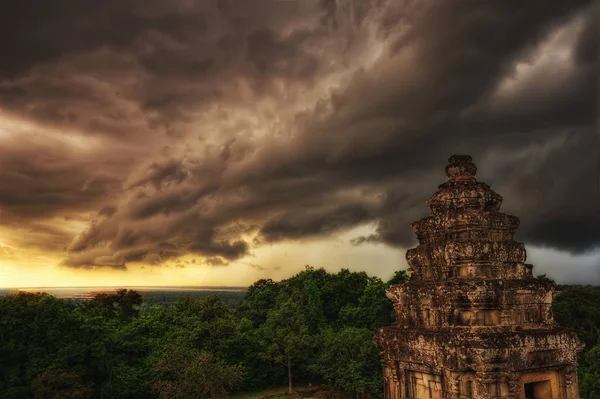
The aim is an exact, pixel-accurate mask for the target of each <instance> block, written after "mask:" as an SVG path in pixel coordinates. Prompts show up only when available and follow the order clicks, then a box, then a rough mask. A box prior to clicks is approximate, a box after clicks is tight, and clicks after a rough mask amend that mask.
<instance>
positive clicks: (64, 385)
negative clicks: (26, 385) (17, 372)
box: [32, 366, 92, 399]
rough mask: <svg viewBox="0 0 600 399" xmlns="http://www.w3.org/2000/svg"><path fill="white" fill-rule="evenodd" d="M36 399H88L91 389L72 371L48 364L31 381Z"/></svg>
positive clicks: (90, 395)
mask: <svg viewBox="0 0 600 399" xmlns="http://www.w3.org/2000/svg"><path fill="white" fill-rule="evenodd" d="M32 390H33V393H34V397H35V398H36V399H89V398H91V397H92V390H91V389H90V387H89V386H88V385H87V384H85V383H84V382H83V381H82V379H81V376H80V375H78V374H77V373H75V372H74V371H66V370H62V369H60V368H58V367H54V366H50V367H48V368H47V369H46V370H44V371H43V372H42V373H41V374H39V375H38V376H37V377H36V378H35V379H34V380H33V382H32Z"/></svg>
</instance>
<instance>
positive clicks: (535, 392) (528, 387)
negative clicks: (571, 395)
mask: <svg viewBox="0 0 600 399" xmlns="http://www.w3.org/2000/svg"><path fill="white" fill-rule="evenodd" d="M524 390H525V398H526V399H552V384H551V383H550V380H545V381H536V382H529V383H526V384H525V386H524Z"/></svg>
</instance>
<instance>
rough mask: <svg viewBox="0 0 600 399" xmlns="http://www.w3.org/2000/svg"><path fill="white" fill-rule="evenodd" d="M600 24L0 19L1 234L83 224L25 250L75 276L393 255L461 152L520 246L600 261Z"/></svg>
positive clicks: (502, 9)
mask: <svg viewBox="0 0 600 399" xmlns="http://www.w3.org/2000/svg"><path fill="white" fill-rule="evenodd" d="M598 12H599V7H598V4H597V3H594V2H592V1H558V2H555V3H553V7H548V5H547V2H545V1H538V0H534V1H529V2H526V3H522V2H517V1H506V0H486V1H470V0H447V1H440V0H430V1H410V0H407V1H394V0H387V1H386V0H370V1H362V0H337V1H320V0H304V1H301V0H298V1H277V0H249V1H240V0H215V1H206V0H205V1H190V0H174V1H169V2H164V1H141V0H124V1H123V0H119V1H116V0H114V1H113V0H109V1H105V2H102V3H101V4H100V3H97V2H92V1H71V0H57V1H53V2H47V1H41V0H27V1H20V2H13V3H12V4H8V3H6V4H3V5H1V6H0V48H1V49H2V53H3V60H5V61H3V63H2V65H0V179H1V185H0V204H1V205H2V207H3V223H4V224H9V225H11V226H12V225H14V226H28V227H29V228H30V229H31V231H35V230H36V229H38V228H40V227H39V226H40V221H44V220H46V221H48V220H56V219H57V218H71V219H76V220H78V221H80V222H82V223H86V224H87V225H88V227H87V228H84V229H83V230H81V231H80V232H79V234H76V235H75V236H73V235H72V236H68V235H67V236H68V237H66V236H65V234H64V232H62V233H61V234H57V237H60V239H55V240H50V241H48V240H44V242H37V243H36V242H33V243H32V242H31V240H29V241H28V242H27V244H28V245H40V246H48V245H49V244H48V243H49V242H50V243H52V244H51V246H52V247H53V248H54V249H55V250H57V251H59V250H63V249H64V250H65V251H66V253H65V256H64V257H65V259H64V262H63V264H64V265H66V266H69V267H83V268H88V267H93V266H106V267H113V268H117V269H125V268H126V266H127V263H128V262H134V261H136V262H146V263H149V264H161V263H163V262H164V261H166V260H168V259H177V258H178V257H180V256H182V255H186V254H192V253H193V254H197V255H198V256H199V257H201V258H202V259H204V263H206V264H210V265H214V266H218V265H223V264H227V263H228V262H231V261H234V260H239V259H242V258H244V257H246V256H249V255H251V254H252V251H253V249H254V248H257V247H259V246H261V245H266V244H270V243H274V242H283V241H294V240H304V239H312V238H316V237H323V236H328V235H331V234H334V233H336V232H340V231H345V230H348V229H351V228H353V227H356V226H359V225H365V224H370V225H373V226H374V233H373V234H372V235H369V236H365V237H356V239H354V240H352V243H353V244H354V245H369V244H374V243H377V244H384V245H389V246H393V247H403V248H404V247H408V246H410V245H412V244H414V236H413V234H412V232H411V231H410V222H412V221H414V220H417V219H418V218H420V217H423V216H425V215H426V214H427V209H426V207H425V203H424V201H425V200H426V199H427V198H428V197H429V196H430V195H431V194H433V192H434V191H435V190H436V187H437V185H438V184H440V183H442V182H443V181H444V180H445V175H444V173H443V168H444V166H445V162H446V159H447V158H448V156H450V155H452V154H453V153H469V154H471V155H472V156H473V157H474V160H475V162H476V163H477V165H478V167H479V171H480V172H479V175H478V176H479V178H480V179H481V180H484V181H486V182H488V183H489V184H491V185H492V187H493V188H494V189H496V191H498V192H499V193H500V194H501V195H502V196H503V197H504V198H505V203H504V208H503V209H504V211H505V212H508V213H511V214H514V215H517V216H519V217H520V218H521V221H522V224H521V227H520V229H519V233H518V234H519V235H518V238H519V239H520V240H522V241H524V242H525V243H526V244H532V245H536V246H539V247H550V248H552V249H554V250H559V251H563V252H568V253H571V254H581V253H585V252H589V251H592V250H594V249H597V248H598V247H600V206H599V205H598V204H600V181H599V167H600V150H599V149H600V143H599V139H598V130H597V121H598V119H597V118H598V101H597V96H598V40H597V39H598V37H597V33H598V21H599V20H600V18H599V14H598ZM5 215H6V216H5ZM41 237H46V235H42V236H41ZM24 240H25V238H24V237H23V238H21V241H22V242H24Z"/></svg>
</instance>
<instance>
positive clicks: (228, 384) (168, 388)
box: [151, 341, 243, 399]
mask: <svg viewBox="0 0 600 399" xmlns="http://www.w3.org/2000/svg"><path fill="white" fill-rule="evenodd" d="M151 364H152V368H153V371H154V373H155V376H156V379H155V382H154V387H155V389H156V391H157V392H158V395H159V398H160V399H189V398H198V399H212V398H225V397H226V396H227V394H228V393H229V392H231V390H232V389H234V388H235V387H236V386H238V385H239V384H240V383H241V381H242V380H243V369H242V367H241V366H239V365H235V366H232V365H227V364H226V363H224V362H223V361H221V360H218V359H217V358H216V357H215V356H213V355H212V354H211V353H210V352H205V351H201V350H199V349H197V348H195V347H194V346H192V345H190V344H189V343H187V342H185V341H179V342H175V343H169V344H167V345H166V346H165V347H164V348H162V350H160V351H159V352H158V354H157V356H156V357H154V358H153V359H152V361H151Z"/></svg>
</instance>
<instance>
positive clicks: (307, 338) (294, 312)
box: [260, 297, 315, 394]
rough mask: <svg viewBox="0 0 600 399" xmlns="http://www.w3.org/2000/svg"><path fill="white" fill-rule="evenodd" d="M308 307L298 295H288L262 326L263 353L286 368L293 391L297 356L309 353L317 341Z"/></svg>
mask: <svg viewBox="0 0 600 399" xmlns="http://www.w3.org/2000/svg"><path fill="white" fill-rule="evenodd" d="M282 300H283V299H282ZM305 310H306V308H304V307H303V306H302V305H301V303H300V302H299V301H298V300H296V298H293V297H288V298H287V299H286V300H284V301H283V302H281V303H279V305H278V306H277V308H275V309H273V310H271V311H269V313H268V315H267V320H266V322H265V323H264V324H263V325H262V326H261V329H260V330H261V337H262V338H263V348H262V353H261V356H263V357H265V358H267V359H269V360H271V361H273V362H275V363H279V364H281V365H283V366H284V367H285V368H286V370H287V375H288V393H290V394H291V393H292V368H293V366H294V364H295V362H296V361H297V360H302V359H306V358H308V357H309V354H310V353H312V350H313V348H314V344H315V336H314V335H313V334H312V333H311V329H310V324H311V321H312V320H310V319H309V318H308V317H307V314H306V313H305Z"/></svg>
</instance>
